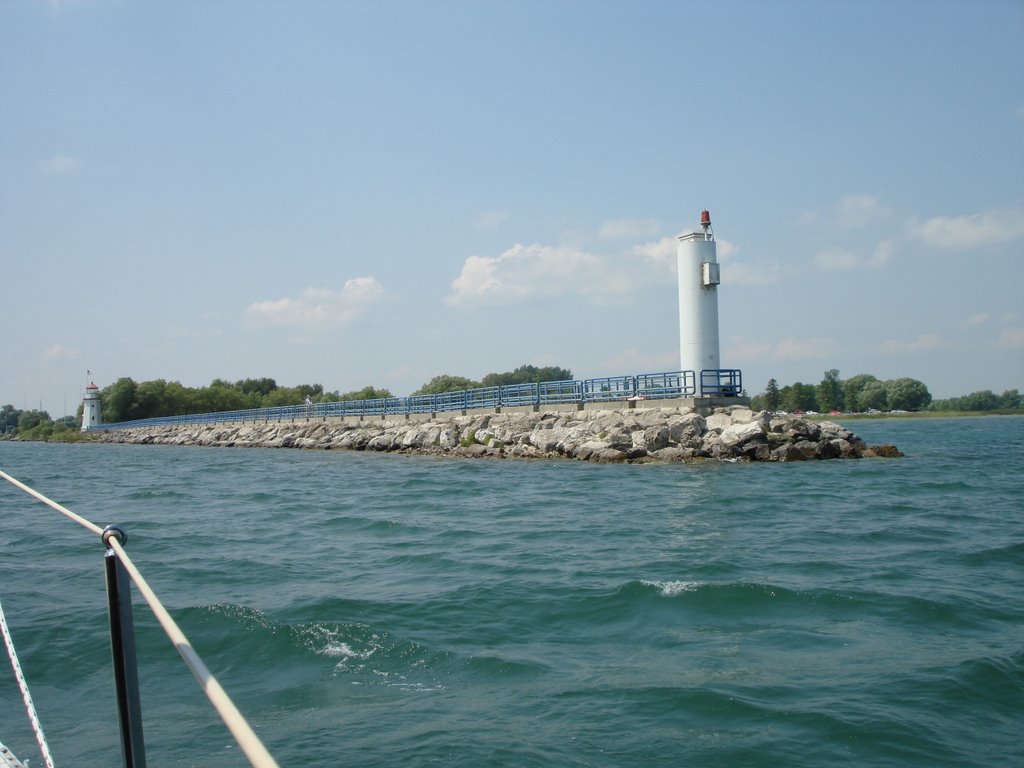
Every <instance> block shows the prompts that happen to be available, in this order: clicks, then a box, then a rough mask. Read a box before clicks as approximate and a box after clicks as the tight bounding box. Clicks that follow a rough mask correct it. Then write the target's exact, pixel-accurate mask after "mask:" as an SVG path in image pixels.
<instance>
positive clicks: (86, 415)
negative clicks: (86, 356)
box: [82, 381, 103, 432]
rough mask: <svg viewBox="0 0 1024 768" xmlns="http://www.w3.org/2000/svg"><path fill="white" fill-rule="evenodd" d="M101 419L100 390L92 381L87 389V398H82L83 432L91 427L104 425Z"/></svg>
mask: <svg viewBox="0 0 1024 768" xmlns="http://www.w3.org/2000/svg"><path fill="white" fill-rule="evenodd" d="M102 423H103V420H102V419H101V418H100V389H99V387H97V386H96V385H95V384H93V383H92V382H91V381H90V382H89V384H88V386H87V387H86V388H85V396H84V397H83V398H82V431H83V432H85V431H86V430H88V429H89V428H90V427H95V426H97V425H98V424H102Z"/></svg>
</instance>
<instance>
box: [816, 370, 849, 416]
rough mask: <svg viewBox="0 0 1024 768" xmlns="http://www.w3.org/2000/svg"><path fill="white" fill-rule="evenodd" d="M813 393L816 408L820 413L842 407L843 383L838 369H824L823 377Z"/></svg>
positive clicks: (838, 409) (837, 409) (839, 409)
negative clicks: (816, 403)
mask: <svg viewBox="0 0 1024 768" xmlns="http://www.w3.org/2000/svg"><path fill="white" fill-rule="evenodd" d="M815 395H816V399H817V402H818V410H819V411H821V412H822V413H829V412H830V411H841V410H842V409H843V383H842V381H840V379H839V371H838V369H836V368H832V369H831V370H828V371H825V377H824V378H823V379H822V380H821V383H819V384H818V386H817V388H816V391H815Z"/></svg>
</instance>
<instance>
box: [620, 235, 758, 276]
mask: <svg viewBox="0 0 1024 768" xmlns="http://www.w3.org/2000/svg"><path fill="white" fill-rule="evenodd" d="M715 243H716V248H715V253H716V254H717V255H718V260H719V261H720V262H722V261H728V260H729V259H731V258H732V257H733V256H734V255H735V254H737V253H739V248H738V247H737V246H735V245H733V244H732V243H731V242H729V241H728V240H722V239H720V238H715ZM678 245H679V238H678V237H676V236H675V235H670V236H669V237H663V238H661V239H660V240H655V241H653V242H650V243H641V244H640V245H634V246H633V248H632V250H631V253H632V254H633V255H634V256H639V257H640V258H642V259H644V260H646V261H648V262H650V263H652V264H654V265H656V266H659V267H663V268H666V269H670V270H671V271H672V273H673V274H674V273H675V271H676V265H677V263H678V262H677V259H676V253H677V248H678Z"/></svg>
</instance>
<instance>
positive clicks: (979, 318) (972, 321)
mask: <svg viewBox="0 0 1024 768" xmlns="http://www.w3.org/2000/svg"><path fill="white" fill-rule="evenodd" d="M991 319H992V314H991V313H990V312H975V313H974V314H973V315H971V316H969V317H968V318H967V320H966V321H965V322H964V327H965V328H970V327H972V326H976V325H984V324H985V323H987V322H988V321H990V320H991Z"/></svg>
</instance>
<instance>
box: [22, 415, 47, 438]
mask: <svg viewBox="0 0 1024 768" xmlns="http://www.w3.org/2000/svg"><path fill="white" fill-rule="evenodd" d="M52 423H53V420H52V419H51V418H50V414H48V413H47V412H46V411H36V410H32V411H22V412H21V415H20V416H18V433H19V434H24V433H25V432H29V431H31V430H33V429H36V428H37V427H38V426H40V425H41V424H43V425H45V424H52Z"/></svg>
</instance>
